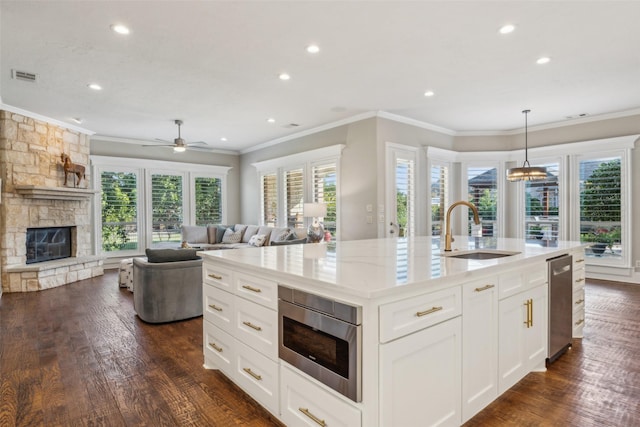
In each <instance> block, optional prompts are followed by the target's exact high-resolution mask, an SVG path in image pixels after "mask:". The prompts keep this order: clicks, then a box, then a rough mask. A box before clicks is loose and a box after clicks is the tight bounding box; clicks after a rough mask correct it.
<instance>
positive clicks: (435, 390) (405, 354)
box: [379, 286, 462, 426]
mask: <svg viewBox="0 0 640 427" xmlns="http://www.w3.org/2000/svg"><path fill="white" fill-rule="evenodd" d="M460 293H461V292H460V287H459V286H457V287H455V288H451V289H447V290H446V291H444V292H435V293H433V294H427V295H423V296H421V297H418V298H415V299H411V300H403V301H399V302H397V303H392V304H389V305H388V306H382V307H381V309H380V324H381V325H385V324H388V323H389V322H391V323H394V322H396V323H398V324H399V325H403V324H407V323H408V324H414V323H413V322H412V321H410V319H412V318H415V319H423V318H424V319H425V320H424V324H425V325H426V326H428V327H425V326H423V329H421V330H419V331H417V332H413V333H411V334H409V335H406V336H403V337H401V338H398V339H395V340H394V341H391V342H388V343H385V344H382V345H381V346H380V368H379V375H380V387H379V392H380V417H381V420H380V425H382V426H432V425H439V426H440V425H442V426H446V425H450V426H458V425H460V423H461V421H462V416H461V413H460V407H461V405H460V396H461V354H462V351H461V345H462V337H461V335H462V326H461V320H460V317H459V315H460V313H461V308H462V304H461V301H460ZM442 312H445V313H447V315H446V317H444V318H443V317H438V319H439V321H440V322H442V323H438V324H435V325H433V326H431V325H432V322H430V321H429V320H428V319H429V316H440V313H442ZM447 319H449V320H447ZM394 329H397V328H394ZM400 329H402V328H400ZM412 329H414V328H410V330H412ZM380 332H381V340H382V338H383V337H384V338H388V339H393V338H396V337H395V336H394V335H388V334H385V333H383V329H381V331H380Z"/></svg>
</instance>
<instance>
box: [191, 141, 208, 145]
mask: <svg viewBox="0 0 640 427" xmlns="http://www.w3.org/2000/svg"><path fill="white" fill-rule="evenodd" d="M199 144H204V145H207V143H206V142H204V141H195V142H190V143H188V144H186V145H199Z"/></svg>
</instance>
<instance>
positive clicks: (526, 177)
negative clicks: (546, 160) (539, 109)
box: [507, 110, 547, 182]
mask: <svg viewBox="0 0 640 427" xmlns="http://www.w3.org/2000/svg"><path fill="white" fill-rule="evenodd" d="M530 112H531V110H523V111H522V113H523V114H524V163H523V164H522V167H521V168H511V169H508V170H507V179H508V180H509V181H512V182H515V181H538V180H543V179H547V168H543V167H538V166H531V165H530V164H529V158H528V156H527V114H529V113H530Z"/></svg>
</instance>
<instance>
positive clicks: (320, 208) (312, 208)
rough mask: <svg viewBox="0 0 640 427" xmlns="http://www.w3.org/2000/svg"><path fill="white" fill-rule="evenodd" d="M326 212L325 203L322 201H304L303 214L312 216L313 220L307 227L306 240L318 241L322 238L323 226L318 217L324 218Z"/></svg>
mask: <svg viewBox="0 0 640 427" xmlns="http://www.w3.org/2000/svg"><path fill="white" fill-rule="evenodd" d="M326 214H327V205H326V204H324V203H305V204H304V216H305V217H309V218H313V222H312V223H311V225H309V228H308V229H307V241H308V242H310V243H318V242H321V241H322V240H323V239H324V226H323V225H322V223H321V222H320V221H319V220H318V218H324V216H325V215H326Z"/></svg>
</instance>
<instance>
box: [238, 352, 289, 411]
mask: <svg viewBox="0 0 640 427" xmlns="http://www.w3.org/2000/svg"><path fill="white" fill-rule="evenodd" d="M236 345H237V352H236V363H235V369H236V371H235V373H234V375H235V377H234V380H235V381H236V382H237V383H238V385H239V386H240V387H241V388H242V389H243V390H244V391H246V392H247V393H249V394H250V395H251V396H252V397H253V398H254V399H256V400H257V401H258V402H259V403H260V404H261V405H262V406H264V407H265V408H267V409H268V410H269V411H270V412H271V413H273V414H274V415H277V414H278V401H279V399H278V388H279V386H278V383H279V381H278V377H279V376H278V362H274V361H273V360H270V359H268V358H266V357H264V356H263V355H262V354H260V353H258V352H257V351H255V350H253V349H251V348H249V347H247V346H246V345H244V344H242V343H240V342H238V341H237V340H236Z"/></svg>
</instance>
